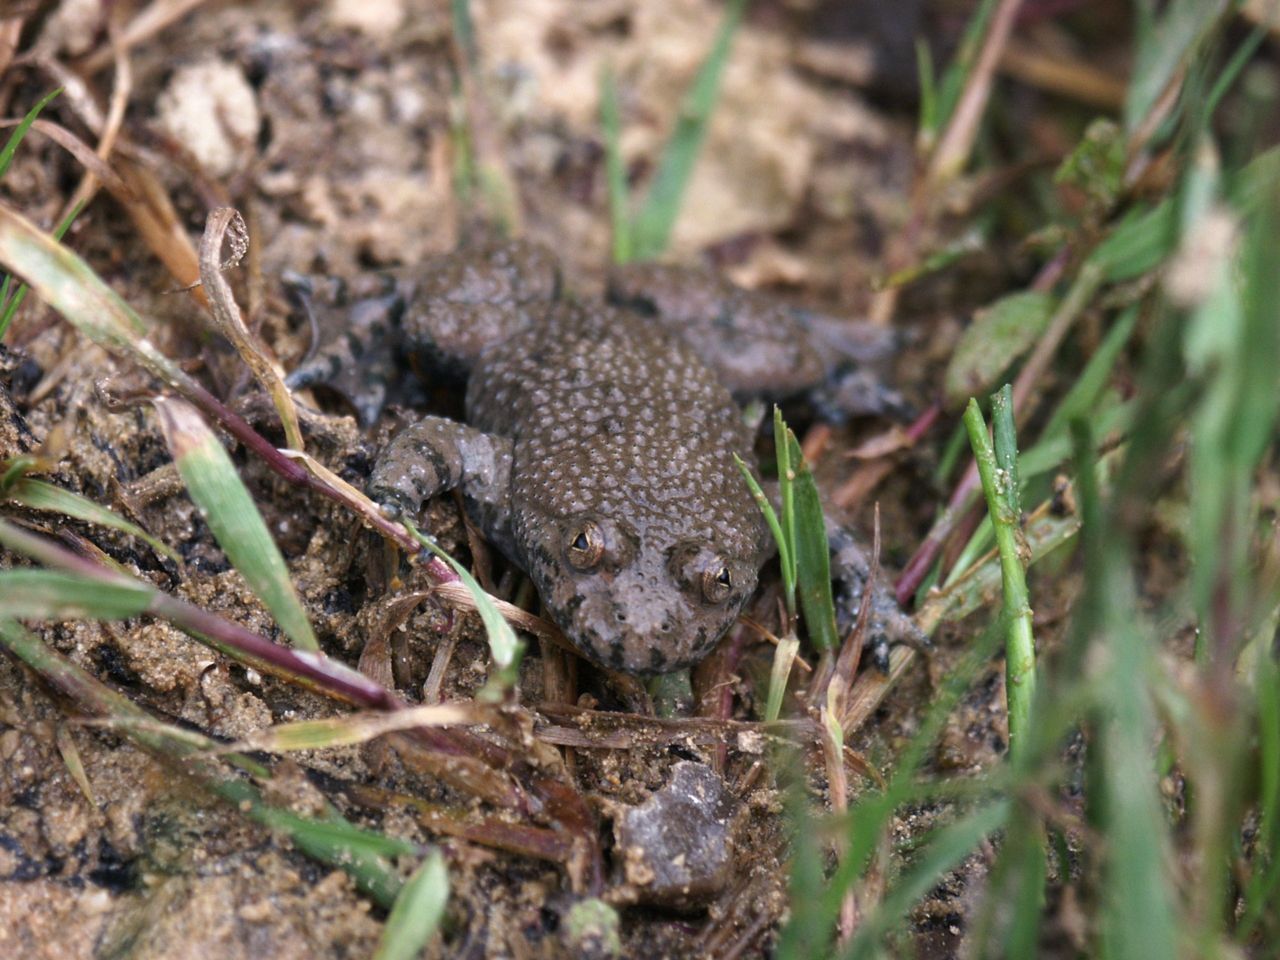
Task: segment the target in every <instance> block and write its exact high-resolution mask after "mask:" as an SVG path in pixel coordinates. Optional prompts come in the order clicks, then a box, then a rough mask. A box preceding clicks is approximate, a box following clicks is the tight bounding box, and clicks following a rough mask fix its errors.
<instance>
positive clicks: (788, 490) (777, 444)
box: [773, 406, 798, 618]
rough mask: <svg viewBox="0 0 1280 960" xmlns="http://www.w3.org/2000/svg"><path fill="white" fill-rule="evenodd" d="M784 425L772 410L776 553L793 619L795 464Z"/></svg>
mask: <svg viewBox="0 0 1280 960" xmlns="http://www.w3.org/2000/svg"><path fill="white" fill-rule="evenodd" d="M789 432H790V431H788V430H787V425H786V423H785V422H784V421H783V419H782V409H781V408H780V407H776V406H775V407H774V408H773V448H774V456H775V458H776V459H777V462H778V503H779V504H780V505H781V507H782V515H781V517H780V518H779V519H780V520H781V523H782V539H783V541H785V542H786V545H787V549H786V551H785V552H784V551H783V550H782V549H781V548H779V550H778V555H779V557H780V558H783V559H785V561H786V566H785V567H783V570H782V583H783V587H784V588H785V590H786V598H787V613H788V614H789V615H790V616H791V617H792V618H794V617H795V615H796V579H797V576H798V573H797V569H796V528H795V517H796V509H795V481H796V472H795V464H793V463H792V462H791V444H790V443H788V442H787V435H788V433H789Z"/></svg>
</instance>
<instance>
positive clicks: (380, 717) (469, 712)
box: [220, 703, 493, 753]
mask: <svg viewBox="0 0 1280 960" xmlns="http://www.w3.org/2000/svg"><path fill="white" fill-rule="evenodd" d="M492 719H493V711H492V709H490V708H487V707H485V706H484V705H483V704H477V703H448V704H428V705H426V706H420V707H407V708H405V709H404V710H396V711H393V712H391V713H387V712H364V713H354V714H347V715H346V716H342V717H326V718H325V719H323V720H299V721H297V722H295V723H280V724H276V725H275V726H273V727H268V728H267V729H266V730H261V731H259V732H257V733H254V734H251V735H250V736H248V737H246V738H245V739H243V740H241V741H239V742H237V743H234V744H231V745H230V746H228V747H224V748H221V750H220V752H224V753H225V752H231V753H243V752H248V751H253V750H265V751H267V752H269V753H288V752H289V751H291V750H322V749H324V748H326V747H345V746H350V745H351V744H356V743H367V742H368V741H370V740H372V739H374V738H375V737H380V736H383V735H384V734H388V733H396V732H398V731H401V730H412V729H413V728H414V727H445V726H458V725H466V724H477V723H488V722H490V721H491V720H492Z"/></svg>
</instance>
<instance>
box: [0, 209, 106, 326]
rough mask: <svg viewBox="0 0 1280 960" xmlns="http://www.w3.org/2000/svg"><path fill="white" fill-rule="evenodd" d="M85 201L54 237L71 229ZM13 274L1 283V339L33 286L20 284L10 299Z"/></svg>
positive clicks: (58, 237)
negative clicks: (2, 305)
mask: <svg viewBox="0 0 1280 960" xmlns="http://www.w3.org/2000/svg"><path fill="white" fill-rule="evenodd" d="M84 205H85V201H83V200H81V201H80V202H79V203H77V204H76V205H75V206H74V207H72V208H71V211H70V212H69V213H68V214H67V215H66V216H65V217H63V218H62V222H61V223H60V224H58V226H57V227H56V228H55V229H54V231H53V239H55V240H61V239H62V238H63V237H64V236H65V235H66V233H67V231H68V230H70V229H71V224H73V223H74V222H75V219H76V217H78V216H80V211H81V210H83V209H84ZM11 279H12V275H6V276H5V278H4V284H3V285H0V304H4V308H3V312H0V340H3V339H4V335H5V333H7V332H8V330H9V324H11V323H13V318H14V317H15V316H16V315H17V313H18V308H19V307H21V306H22V301H24V300H25V299H26V298H27V291H28V290H30V289H31V288H30V287H28V286H27V285H26V284H25V283H23V284H19V285H18V289H17V291H16V292H15V293H14V295H13V299H12V300H10V299H9V281H10V280H11Z"/></svg>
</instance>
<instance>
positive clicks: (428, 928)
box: [373, 850, 449, 960]
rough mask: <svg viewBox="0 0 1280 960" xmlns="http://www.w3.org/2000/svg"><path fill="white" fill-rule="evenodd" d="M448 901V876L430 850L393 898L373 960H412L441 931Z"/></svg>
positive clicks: (438, 856) (439, 859)
mask: <svg viewBox="0 0 1280 960" xmlns="http://www.w3.org/2000/svg"><path fill="white" fill-rule="evenodd" d="M448 902H449V873H448V871H447V870H446V869H445V864H444V857H442V856H441V855H440V851H439V850H432V851H431V852H430V853H428V854H427V858H426V859H425V860H424V861H422V866H420V867H418V869H417V870H416V871H414V874H413V876H412V877H410V878H409V880H408V881H407V882H406V883H405V885H404V887H402V888H401V890H400V895H399V896H398V897H396V902H395V906H393V907H392V908H391V915H390V916H388V917H387V925H386V927H384V928H383V931H382V939H381V940H380V941H379V943H378V949H377V951H376V952H375V953H374V955H373V960H414V958H415V957H418V956H420V955H421V954H422V950H423V948H424V947H425V946H426V945H427V943H428V941H430V940H431V938H432V937H433V936H435V934H436V931H437V930H438V929H439V928H440V920H441V918H442V917H443V916H444V908H445V905H446V904H448Z"/></svg>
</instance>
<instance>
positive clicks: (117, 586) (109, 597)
mask: <svg viewBox="0 0 1280 960" xmlns="http://www.w3.org/2000/svg"><path fill="white" fill-rule="evenodd" d="M154 595H155V590H154V589H151V588H149V587H146V586H144V585H142V584H137V585H135V584H130V583H103V582H101V581H95V580H89V579H86V578H85V577H78V576H76V575H75V574H71V573H59V572H57V571H54V570H33V569H20V570H6V571H4V572H2V573H0V617H12V618H17V619H32V620H123V619H126V618H128V617H136V616H138V615H139V614H141V613H142V612H144V611H145V610H146V609H147V605H148V604H149V603H150V602H151V598H152V597H153V596H154Z"/></svg>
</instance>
